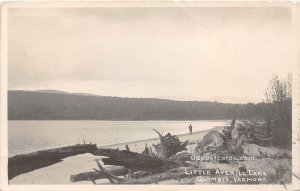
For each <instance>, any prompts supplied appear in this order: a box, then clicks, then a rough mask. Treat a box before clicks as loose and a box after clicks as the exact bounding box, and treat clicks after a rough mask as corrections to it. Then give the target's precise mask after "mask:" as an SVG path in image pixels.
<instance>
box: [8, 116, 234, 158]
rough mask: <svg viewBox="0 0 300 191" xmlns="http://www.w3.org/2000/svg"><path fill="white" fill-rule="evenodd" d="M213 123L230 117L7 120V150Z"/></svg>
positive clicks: (139, 136)
mask: <svg viewBox="0 0 300 191" xmlns="http://www.w3.org/2000/svg"><path fill="white" fill-rule="evenodd" d="M190 123H191V124H192V126H193V132H195V131H203V130H207V129H211V128H214V127H216V126H224V125H228V124H229V123H230V121H224V120H222V121H221V120H219V121H192V122H190V121H9V122H8V154H9V156H14V155H17V154H24V153H29V152H33V151H38V150H43V149H50V148H56V147H61V146H68V145H74V144H78V143H83V139H84V140H85V142H86V143H90V142H92V143H96V144H97V145H98V146H104V145H110V144H115V143H122V142H129V141H137V140H143V139H149V138H157V134H156V133H155V132H154V131H153V130H152V129H156V130H158V131H160V132H164V133H167V132H170V133H171V134H174V135H178V134H183V133H188V126H189V124H190Z"/></svg>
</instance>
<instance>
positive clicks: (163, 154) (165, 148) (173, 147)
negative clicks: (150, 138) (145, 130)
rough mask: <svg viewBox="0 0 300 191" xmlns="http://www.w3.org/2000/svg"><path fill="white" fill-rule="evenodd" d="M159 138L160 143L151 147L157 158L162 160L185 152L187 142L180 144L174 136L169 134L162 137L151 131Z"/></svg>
mask: <svg viewBox="0 0 300 191" xmlns="http://www.w3.org/2000/svg"><path fill="white" fill-rule="evenodd" d="M153 130H154V131H155V132H156V133H157V134H158V136H159V140H160V143H159V144H157V145H155V144H153V145H152V146H153V147H154V149H155V150H156V152H157V156H158V157H159V158H162V159H166V158H169V157H170V156H172V155H175V154H176V153H178V152H180V151H182V150H186V146H187V144H188V141H185V142H180V141H179V139H178V137H177V136H175V135H173V136H172V135H171V134H170V133H168V134H166V135H165V136H163V135H162V134H161V133H160V132H158V131H156V130H155V129H153Z"/></svg>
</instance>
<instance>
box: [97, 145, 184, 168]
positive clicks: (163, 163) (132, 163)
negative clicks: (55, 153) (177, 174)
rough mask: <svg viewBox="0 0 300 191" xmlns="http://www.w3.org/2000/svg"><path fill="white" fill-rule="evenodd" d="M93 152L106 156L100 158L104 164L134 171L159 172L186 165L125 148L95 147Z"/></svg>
mask: <svg viewBox="0 0 300 191" xmlns="http://www.w3.org/2000/svg"><path fill="white" fill-rule="evenodd" d="M93 154H94V155H96V156H106V157H108V158H103V159H102V161H103V163H104V164H105V165H115V166H124V167H126V168H128V169H132V170H135V171H137V170H144V171H148V172H161V171H165V170H168V169H172V168H176V167H180V166H184V165H186V164H184V163H181V162H178V161H172V160H168V159H160V158H156V157H151V156H148V155H143V154H140V153H136V152H130V151H126V150H122V151H121V150H117V149H97V150H94V152H93Z"/></svg>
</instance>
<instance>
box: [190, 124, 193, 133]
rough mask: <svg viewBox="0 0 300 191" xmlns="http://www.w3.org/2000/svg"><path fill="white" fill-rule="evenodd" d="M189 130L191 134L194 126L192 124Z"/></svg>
mask: <svg viewBox="0 0 300 191" xmlns="http://www.w3.org/2000/svg"><path fill="white" fill-rule="evenodd" d="M189 131H190V135H191V134H192V133H193V127H192V124H190V126H189Z"/></svg>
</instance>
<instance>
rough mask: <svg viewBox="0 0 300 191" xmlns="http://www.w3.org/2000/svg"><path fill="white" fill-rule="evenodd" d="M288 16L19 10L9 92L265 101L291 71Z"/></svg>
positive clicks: (11, 23)
mask: <svg viewBox="0 0 300 191" xmlns="http://www.w3.org/2000/svg"><path fill="white" fill-rule="evenodd" d="M290 17H291V15H290V11H289V9H288V8H284V7H281V8H280V7H276V8H268V7H265V8H187V7H185V8H184V7H172V8H171V7H169V8H155V7H154V8H149V7H148V8H116V7H114V8H11V9H9V11H8V88H9V89H11V90H42V89H47V90H49V89H51V90H61V91H67V92H74V93H75V92H76V93H91V94H97V95H105V96H119V97H151V98H166V99H173V100H198V101H218V102H232V103H247V102H255V103H257V102H260V101H262V100H263V98H264V90H265V88H266V87H267V85H268V81H269V80H270V79H271V78H272V75H273V74H279V75H280V76H282V77H284V76H285V75H287V73H288V72H291V68H292V62H291V37H290V33H291V23H290Z"/></svg>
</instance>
